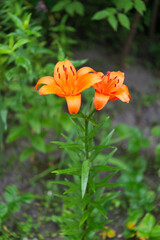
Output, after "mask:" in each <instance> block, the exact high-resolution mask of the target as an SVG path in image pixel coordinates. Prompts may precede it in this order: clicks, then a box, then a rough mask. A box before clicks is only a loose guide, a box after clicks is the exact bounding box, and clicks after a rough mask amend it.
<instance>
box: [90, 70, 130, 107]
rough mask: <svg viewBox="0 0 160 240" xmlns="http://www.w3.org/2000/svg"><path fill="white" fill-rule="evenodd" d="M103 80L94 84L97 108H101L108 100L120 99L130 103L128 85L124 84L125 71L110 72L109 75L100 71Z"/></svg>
mask: <svg viewBox="0 0 160 240" xmlns="http://www.w3.org/2000/svg"><path fill="white" fill-rule="evenodd" d="M98 74H99V75H100V76H101V79H102V81H101V82H99V83H96V84H94V85H93V87H94V88H95V96H94V105H95V108H96V109H97V110H101V109H102V108H103V107H104V106H105V105H106V104H107V102H108V101H114V100H118V99H120V100H121V101H122V102H127V103H129V100H130V98H131V96H130V94H129V91H128V87H127V86H126V85H124V84H123V82H124V73H123V72H120V71H118V72H108V73H107V75H105V76H104V75H103V74H102V73H98Z"/></svg>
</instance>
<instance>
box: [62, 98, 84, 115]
mask: <svg viewBox="0 0 160 240" xmlns="http://www.w3.org/2000/svg"><path fill="white" fill-rule="evenodd" d="M65 98H66V101H67V106H68V111H69V113H70V114H76V113H78V111H79V109H80V106H81V94H78V95H75V96H68V97H65Z"/></svg>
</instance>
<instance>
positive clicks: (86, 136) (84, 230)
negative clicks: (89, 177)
mask: <svg viewBox="0 0 160 240" xmlns="http://www.w3.org/2000/svg"><path fill="white" fill-rule="evenodd" d="M88 123H89V120H88V117H87V116H86V119H85V158H86V160H88V159H89V150H88ZM88 193H89V187H88V184H87V189H86V194H88ZM86 211H88V204H87V205H86V207H85V209H84V212H86ZM86 230H87V220H86V221H85V222H84V224H83V232H84V234H83V237H82V240H85V236H86Z"/></svg>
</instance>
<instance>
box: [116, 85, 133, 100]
mask: <svg viewBox="0 0 160 240" xmlns="http://www.w3.org/2000/svg"><path fill="white" fill-rule="evenodd" d="M114 95H115V97H117V98H119V99H120V100H121V101H122V102H127V103H129V100H130V99H131V95H130V94H129V91H128V87H127V86H126V85H124V84H123V85H122V88H121V89H120V90H119V91H117V92H116V93H115V94H114Z"/></svg>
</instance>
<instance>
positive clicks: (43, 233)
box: [0, 0, 160, 240]
mask: <svg viewBox="0 0 160 240" xmlns="http://www.w3.org/2000/svg"><path fill="white" fill-rule="evenodd" d="M159 13H160V1H159V0H154V1H151V0H148V1H147V0H123V1H119V0H110V1H105V0H99V1H96V0H85V1H76V0H59V1H58V0H57V1H56V0H53V1H52V0H48V1H47V0H46V1H37V0H33V1H31V0H30V1H24V0H5V1H0V145H1V148H0V194H1V197H0V239H1V240H10V239H22V240H37V239H38V240H39V239H40V240H41V239H45V240H50V239H60V236H59V232H58V231H59V227H61V223H60V222H58V221H57V219H56V217H55V215H57V214H58V215H59V214H61V213H62V211H65V207H64V208H63V207H62V202H61V201H60V200H59V199H57V198H56V197H55V196H54V193H57V192H58V191H61V189H59V188H58V187H57V186H55V185H53V183H52V180H53V179H54V177H55V176H54V175H53V174H51V171H52V170H54V169H56V168H60V167H62V168H63V167H65V166H66V163H67V162H69V157H68V156H66V155H65V154H62V152H61V151H60V150H59V149H58V148H57V147H56V146H55V145H53V144H51V143H50V141H51V140H62V139H63V138H62V136H61V134H62V133H65V134H66V135H68V136H70V137H73V136H74V130H73V126H72V122H71V121H70V119H69V118H68V115H67V107H66V103H65V100H64V99H62V98H59V97H57V96H55V95H48V96H39V95H38V93H37V92H36V91H35V90H34V86H35V84H36V82H37V81H38V79H39V78H40V77H43V76H52V75H53V71H54V66H55V64H56V62H57V61H62V60H64V59H66V58H67V59H70V60H71V61H72V63H73V64H74V65H75V67H76V68H77V69H78V68H79V67H81V66H90V67H92V68H94V69H95V70H96V71H102V72H104V73H106V72H107V71H113V70H114V71H118V70H119V71H123V72H124V73H125V84H126V85H127V86H128V87H129V90H130V94H131V96H132V98H131V101H130V103H129V104H125V103H122V102H119V101H115V102H110V103H108V104H107V106H106V107H105V108H104V109H103V110H102V111H99V112H97V113H96V118H97V120H98V121H102V120H103V119H104V118H105V117H106V116H107V115H108V116H110V119H109V120H108V121H107V122H106V124H105V126H104V129H103V131H102V132H100V133H99V135H98V138H97V139H96V141H97V142H98V141H99V140H100V139H102V138H103V137H105V135H106V134H107V133H108V132H109V131H110V130H111V129H112V128H115V134H114V137H113V139H112V140H111V143H112V144H115V145H116V146H118V151H117V153H116V155H115V157H114V158H111V159H110V162H109V163H110V164H113V165H116V166H119V167H120V169H121V171H120V173H118V174H117V175H116V176H115V177H114V181H115V182H117V183H120V184H121V188H120V194H119V195H118V197H116V198H114V199H112V200H111V204H110V207H108V206H106V211H108V215H109V219H110V220H113V221H112V222H111V223H110V227H111V228H113V229H114V230H115V231H116V235H115V236H114V237H113V239H117V240H118V239H122V240H123V239H142V240H146V239H151V240H152V239H153V240H159V239H160V225H159V224H160V214H159V206H160V205H159V204H160V203H159V200H160V181H159V180H160V179H159V178H160V100H159V99H160V25H159V24H158V23H159V21H160V14H159ZM93 96H94V91H93V89H88V90H85V91H84V93H83V102H82V106H81V109H82V110H83V108H84V107H85V105H86V103H87V102H90V101H91V99H92V98H93ZM105 154H106V153H105V152H104V153H102V154H101V155H100V158H102V159H103V158H105ZM113 192H114V189H109V191H108V194H111V193H113ZM115 223H116V224H115ZM131 223H134V224H131ZM141 223H142V225H143V228H142V227H141V226H142V225H141ZM153 228H154V230H153ZM97 236H98V237H97V239H103V240H105V239H108V238H107V236H103V237H102V236H101V235H97Z"/></svg>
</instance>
